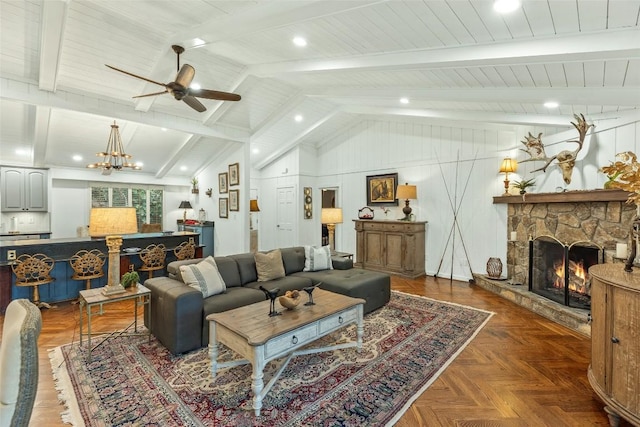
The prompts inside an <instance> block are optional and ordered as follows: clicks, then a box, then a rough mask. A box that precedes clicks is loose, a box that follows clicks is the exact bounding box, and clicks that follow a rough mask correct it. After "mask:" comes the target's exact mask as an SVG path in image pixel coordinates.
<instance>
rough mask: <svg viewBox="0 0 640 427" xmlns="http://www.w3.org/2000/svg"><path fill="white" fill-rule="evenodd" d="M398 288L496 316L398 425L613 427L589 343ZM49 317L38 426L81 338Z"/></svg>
mask: <svg viewBox="0 0 640 427" xmlns="http://www.w3.org/2000/svg"><path fill="white" fill-rule="evenodd" d="M392 288H393V289H395V290H398V291H403V292H407V293H412V294H416V295H424V296H428V297H431V298H435V299H439V300H444V301H451V302H455V303H459V304H464V305H470V306H473V307H477V308H481V309H485V310H490V311H493V312H495V313H496V315H495V316H493V318H492V319H491V320H490V322H489V323H488V324H487V325H486V326H485V328H484V329H483V330H482V331H481V332H480V333H479V334H478V336H477V337H476V338H475V339H474V340H473V341H472V342H471V344H470V345H469V346H468V347H467V348H466V349H465V350H464V351H463V352H462V353H461V354H460V355H459V356H458V358H457V359H456V360H455V361H454V362H453V363H452V364H451V365H450V366H449V367H448V368H447V369H446V371H445V372H444V373H443V374H442V375H441V376H440V377H439V378H438V380H437V381H435V382H434V383H433V384H432V385H431V387H429V389H428V390H427V391H425V392H424V393H423V394H422V395H421V396H420V397H418V399H416V401H415V402H414V403H413V404H412V405H411V407H410V408H409V409H408V410H407V412H406V413H405V414H404V416H403V417H402V418H401V419H400V420H399V421H398V423H397V424H396V425H397V426H398V427H416V426H465V427H467V426H485V427H486V426H553V427H557V426H575V427H577V426H581V427H582V426H607V425H608V424H609V423H608V420H607V417H606V414H605V412H604V411H603V409H602V408H603V405H602V403H601V402H600V401H599V400H598V398H597V397H596V395H595V393H594V392H593V391H592V390H591V387H590V386H589V382H588V380H587V375H586V374H587V367H588V365H589V354H590V340H589V339H588V338H586V337H583V336H581V335H579V334H577V333H574V332H573V331H571V330H569V329H566V328H564V327H562V326H559V325H557V324H555V323H553V322H551V321H549V320H546V319H545V318H543V317H540V316H538V315H535V314H533V313H531V312H529V311H528V310H525V309H523V308H521V307H519V306H517V305H515V304H513V303H511V302H509V301H507V300H504V299H502V298H500V297H498V296H496V295H494V294H492V293H490V292H488V291H485V290H484V289H481V288H479V287H477V286H474V285H469V284H467V283H466V282H456V281H453V282H451V281H449V280H446V279H434V278H433V277H424V278H420V279H417V280H408V279H403V278H399V277H393V278H392ZM132 312H133V309H132V306H131V303H130V302H129V303H127V304H124V303H122V304H120V305H118V306H116V305H114V306H108V307H105V315H104V316H98V317H96V318H95V319H96V321H95V322H94V329H95V330H108V329H110V328H118V327H123V326H125V325H127V324H128V323H129V322H130V321H131V316H132ZM42 317H43V329H42V333H41V335H40V340H39V344H40V383H39V388H38V395H37V400H36V404H35V408H34V411H33V416H32V419H31V425H32V426H45V425H46V426H63V425H64V424H63V423H62V421H61V418H60V413H61V412H62V411H63V409H64V408H63V406H62V405H61V404H60V403H59V402H58V398H57V392H56V391H55V388H54V383H53V379H52V375H51V367H50V364H49V359H48V352H47V350H49V349H51V348H53V347H56V346H59V345H62V344H66V343H68V342H71V341H72V340H77V337H78V324H77V320H78V308H77V305H72V304H69V303H65V304H60V305H59V306H58V307H57V308H55V309H51V310H43V312H42ZM2 321H3V322H4V318H2ZM100 328H102V329H100ZM622 425H628V424H625V423H624V422H623V423H622Z"/></svg>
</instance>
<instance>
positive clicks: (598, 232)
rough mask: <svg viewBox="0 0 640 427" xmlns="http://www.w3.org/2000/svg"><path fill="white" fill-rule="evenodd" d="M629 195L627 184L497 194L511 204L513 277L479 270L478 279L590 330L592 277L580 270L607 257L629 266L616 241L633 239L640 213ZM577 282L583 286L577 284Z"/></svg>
mask: <svg viewBox="0 0 640 427" xmlns="http://www.w3.org/2000/svg"><path fill="white" fill-rule="evenodd" d="M627 196H628V193H627V192H624V191H621V190H589V191H568V192H560V193H536V194H526V195H525V196H524V197H523V196H498V197H494V200H493V202H494V204H496V203H506V204H508V208H507V212H508V221H507V233H506V234H507V235H506V236H505V237H504V238H505V239H507V240H508V247H507V259H506V266H507V277H508V280H506V281H496V280H491V279H488V278H487V277H486V275H484V274H474V279H475V282H476V284H478V285H479V286H481V287H483V288H485V289H488V290H490V291H492V292H495V293H497V294H500V295H501V296H503V297H505V298H507V299H510V300H512V301H514V302H516V303H517V304H519V305H522V306H524V307H526V308H528V309H529V310H531V311H534V312H536V313H538V314H540V315H542V316H545V317H548V318H550V319H551V320H554V321H556V322H558V323H560V324H563V325H565V326H567V327H569V328H572V329H574V330H577V331H579V332H581V333H584V334H586V335H590V332H591V328H590V325H589V316H590V313H589V307H590V296H589V278H588V277H585V278H584V279H581V278H579V277H578V276H579V275H580V274H583V273H582V272H578V270H580V269H583V270H586V271H588V268H589V267H590V266H591V265H592V264H596V263H602V262H605V263H613V262H617V263H619V264H620V268H621V269H622V268H623V267H624V265H623V262H624V260H623V259H617V258H615V255H616V244H617V243H627V244H630V243H631V242H630V227H631V224H632V222H633V218H634V217H635V213H636V211H635V206H634V205H629V204H626V203H625V202H626V200H627ZM512 232H515V236H513V235H512ZM509 237H516V238H515V239H513V240H510V239H509ZM536 261H537V262H539V263H540V264H541V265H538V266H536V265H535V263H536ZM532 262H533V263H534V265H531V263H532ZM580 264H581V265H580ZM585 264H586V265H585ZM482 273H484V272H482ZM530 278H531V280H530ZM567 281H568V282H569V283H567ZM572 282H573V283H572ZM576 286H577V287H578V288H580V289H578V290H574V289H571V288H572V287H573V288H575V287H576Z"/></svg>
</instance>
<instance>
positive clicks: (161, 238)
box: [0, 231, 202, 313]
mask: <svg viewBox="0 0 640 427" xmlns="http://www.w3.org/2000/svg"><path fill="white" fill-rule="evenodd" d="M122 237H123V243H122V249H126V248H145V247H147V246H148V245H150V244H160V243H162V244H164V245H165V246H166V247H167V259H166V261H165V265H166V264H168V263H169V262H171V261H173V260H175V255H174V253H173V249H174V248H175V247H176V246H178V245H179V244H180V243H182V242H186V241H189V240H190V239H193V241H194V243H195V245H196V256H197V257H198V256H202V246H201V244H200V236H199V235H198V233H191V232H187V231H183V232H175V233H172V234H164V233H144V234H143V233H140V234H129V235H123V236H122ZM83 249H84V250H87V251H89V250H91V249H99V250H101V251H102V252H104V254H105V255H106V256H107V262H105V265H104V273H105V275H104V277H101V278H99V279H94V280H92V281H91V286H92V287H94V288H98V287H102V286H104V285H105V284H106V282H107V272H108V252H109V249H108V248H107V245H106V242H105V239H104V238H101V239H92V238H90V237H73V238H67V239H44V240H9V241H2V242H0V313H4V311H5V310H6V307H7V305H9V302H10V301H11V300H13V299H17V298H28V299H31V291H32V289H31V287H21V286H20V287H19V286H15V284H14V283H15V275H14V274H13V270H12V269H11V264H12V262H13V261H12V260H11V259H9V253H10V252H13V251H15V257H16V258H17V257H19V256H20V255H22V254H30V255H33V254H36V253H42V254H45V255H47V256H49V257H51V258H53V259H54V260H55V261H56V264H55V266H54V269H53V270H52V272H51V276H52V277H54V278H55V279H56V280H55V281H54V282H53V283H50V284H48V285H42V286H40V299H41V300H42V301H44V302H48V303H55V302H58V301H68V300H73V299H75V298H77V297H78V292H79V291H80V290H81V289H84V286H85V282H84V281H82V280H72V279H71V276H72V275H73V268H71V265H69V259H70V258H71V257H72V256H73V255H74V254H75V253H76V252H78V251H80V250H83ZM130 265H134V268H135V269H137V268H138V267H140V266H141V265H142V262H141V260H140V257H139V252H131V253H127V252H124V251H123V252H121V254H120V272H121V274H124V273H126V272H127V271H128V270H129V266H130ZM163 274H166V273H165V272H164V271H160V272H156V276H159V275H163ZM140 275H141V281H142V280H146V278H147V275H146V273H142V272H141V273H140Z"/></svg>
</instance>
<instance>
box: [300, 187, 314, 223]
mask: <svg viewBox="0 0 640 427" xmlns="http://www.w3.org/2000/svg"><path fill="white" fill-rule="evenodd" d="M302 206H303V208H304V219H311V218H313V199H312V197H311V187H304V190H303V192H302Z"/></svg>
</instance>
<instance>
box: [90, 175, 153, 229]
mask: <svg viewBox="0 0 640 427" xmlns="http://www.w3.org/2000/svg"><path fill="white" fill-rule="evenodd" d="M163 196H164V190H163V189H162V188H158V187H152V186H147V185H131V186H127V185H122V184H118V185H117V186H110V185H109V184H106V183H93V184H91V207H92V208H103V207H127V206H130V207H134V208H136V215H137V217H138V228H140V226H141V225H142V224H144V223H147V224H152V223H153V224H162V211H163V199H164V197H163Z"/></svg>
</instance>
